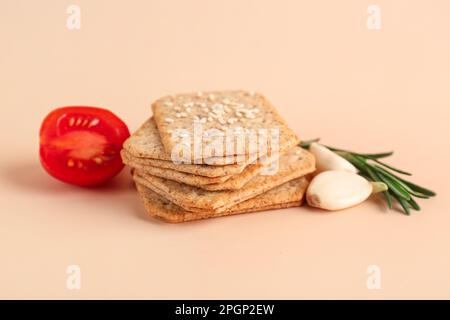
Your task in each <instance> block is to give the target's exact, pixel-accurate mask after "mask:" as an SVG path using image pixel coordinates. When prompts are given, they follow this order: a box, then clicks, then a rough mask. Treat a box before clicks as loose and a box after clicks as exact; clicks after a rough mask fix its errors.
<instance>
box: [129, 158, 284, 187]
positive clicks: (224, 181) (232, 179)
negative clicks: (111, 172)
mask: <svg viewBox="0 0 450 320" xmlns="http://www.w3.org/2000/svg"><path fill="white" fill-rule="evenodd" d="M278 157H279V154H278V153H277V154H276V155H274V156H273V157H271V158H270V159H268V161H267V162H270V163H268V164H266V163H265V162H264V163H261V162H258V163H256V164H250V165H248V166H247V167H245V169H244V171H242V172H241V173H239V174H236V175H228V176H221V177H204V176H199V175H193V174H188V173H184V172H180V171H176V170H171V169H162V168H158V167H153V166H148V165H147V166H146V165H141V164H139V163H136V162H134V161H133V160H129V161H125V162H126V164H127V165H128V166H130V167H132V168H135V169H136V170H138V171H139V172H140V173H142V174H148V175H153V176H157V177H160V178H165V179H169V180H174V181H177V182H180V183H185V184H188V185H191V186H194V187H199V188H202V189H205V190H209V191H218V190H236V189H240V188H241V187H242V186H243V185H244V184H246V183H247V182H248V181H250V179H252V178H253V177H254V176H256V175H257V174H259V173H260V172H263V173H265V172H264V171H263V170H264V169H266V170H268V171H269V170H270V169H276V167H277V163H276V162H275V161H277V160H278Z"/></svg>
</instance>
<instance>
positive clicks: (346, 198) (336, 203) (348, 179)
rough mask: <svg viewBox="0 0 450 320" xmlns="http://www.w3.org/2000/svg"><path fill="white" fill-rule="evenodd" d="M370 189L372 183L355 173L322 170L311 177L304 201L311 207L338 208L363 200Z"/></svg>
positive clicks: (367, 195) (371, 188)
mask: <svg viewBox="0 0 450 320" xmlns="http://www.w3.org/2000/svg"><path fill="white" fill-rule="evenodd" d="M372 190H373V186H372V184H371V183H370V182H369V181H367V180H366V179H364V178H363V177H361V176H359V175H357V174H355V173H352V172H348V171H342V170H333V171H324V172H321V173H319V174H318V175H316V176H315V177H314V178H313V179H312V181H311V183H310V184H309V186H308V190H307V192H306V201H307V202H308V204H309V205H310V206H312V207H316V208H321V209H325V210H332V211H333V210H340V209H345V208H348V207H352V206H354V205H357V204H359V203H361V202H363V201H364V200H366V199H367V198H368V197H369V196H370V194H371V193H372Z"/></svg>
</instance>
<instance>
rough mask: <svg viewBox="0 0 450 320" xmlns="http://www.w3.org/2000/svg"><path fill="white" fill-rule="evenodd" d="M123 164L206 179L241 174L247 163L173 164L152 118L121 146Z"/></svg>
mask: <svg viewBox="0 0 450 320" xmlns="http://www.w3.org/2000/svg"><path fill="white" fill-rule="evenodd" d="M121 155H122V159H123V160H124V162H125V163H127V162H130V161H131V160H133V161H134V162H135V163H139V164H142V165H150V166H153V167H159V168H166V169H172V170H177V171H181V172H186V173H191V174H195V175H201V176H206V177H219V176H226V175H231V174H237V173H240V172H242V170H244V168H245V167H246V166H247V164H248V162H243V163H234V164H229V165H221V166H212V165H194V164H175V163H173V162H172V159H171V157H170V155H169V154H167V153H166V152H165V150H164V147H163V145H162V144H161V139H160V137H159V133H158V129H157V128H156V124H155V121H154V120H153V118H151V119H149V120H147V121H146V122H145V123H144V124H143V125H142V126H141V127H140V128H139V129H138V130H137V131H136V132H135V133H133V135H131V136H130V137H129V138H128V139H127V140H126V141H125V142H124V144H123V150H122V152H121Z"/></svg>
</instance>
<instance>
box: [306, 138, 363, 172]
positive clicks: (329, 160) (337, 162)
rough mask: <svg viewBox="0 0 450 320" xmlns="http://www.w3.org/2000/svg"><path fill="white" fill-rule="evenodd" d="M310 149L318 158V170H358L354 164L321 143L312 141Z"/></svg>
mask: <svg viewBox="0 0 450 320" xmlns="http://www.w3.org/2000/svg"><path fill="white" fill-rule="evenodd" d="M309 151H310V152H311V153H312V154H313V155H314V157H315V158H316V167H317V171H318V172H322V171H329V170H345V171H349V172H353V173H357V172H358V170H357V169H356V168H355V166H354V165H352V164H351V163H350V162H348V161H347V160H346V159H344V158H342V157H341V156H340V155H338V154H336V153H334V152H333V151H331V150H330V149H328V148H327V147H324V146H322V145H321V144H318V143H316V142H314V143H311V145H310V147H309Z"/></svg>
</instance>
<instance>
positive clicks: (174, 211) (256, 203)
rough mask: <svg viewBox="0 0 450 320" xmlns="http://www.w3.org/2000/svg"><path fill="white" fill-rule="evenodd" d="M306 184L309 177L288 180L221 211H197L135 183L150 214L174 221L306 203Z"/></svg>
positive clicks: (166, 220)
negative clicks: (182, 206) (183, 206)
mask: <svg viewBox="0 0 450 320" xmlns="http://www.w3.org/2000/svg"><path fill="white" fill-rule="evenodd" d="M307 186H308V180H307V178H306V177H301V178H297V179H294V180H291V181H288V182H286V183H284V184H282V185H281V186H278V187H276V188H273V189H272V190H269V191H267V192H265V193H263V194H260V195H259V196H256V197H254V198H252V199H249V200H246V201H244V202H241V203H238V204H236V205H235V206H233V207H230V208H229V209H227V210H225V211H223V212H221V213H216V212H205V213H195V212H190V211H186V210H184V209H183V208H181V207H179V206H177V205H176V204H174V203H173V202H170V201H169V200H167V199H165V198H163V197H161V196H160V195H158V194H157V193H155V192H154V191H152V190H151V189H149V188H147V187H145V186H144V185H141V184H139V183H137V184H136V187H137V189H138V191H139V194H140V196H141V198H142V201H143V203H144V206H145V208H146V211H147V213H148V214H149V215H150V216H152V217H155V218H158V219H161V220H163V221H165V222H171V223H178V222H186V221H192V220H200V219H207V218H215V217H221V216H228V215H234V214H240V213H249V212H258V211H266V210H273V209H281V208H290V207H299V206H301V204H302V202H303V199H304V195H305V191H306V188H307Z"/></svg>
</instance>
